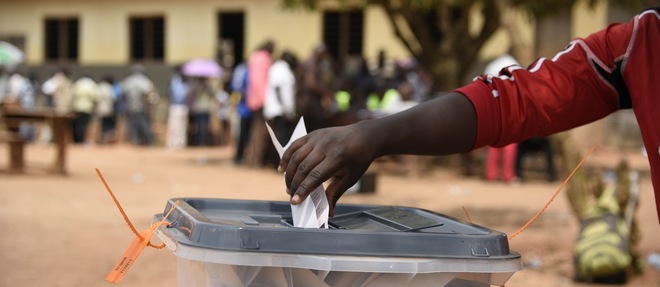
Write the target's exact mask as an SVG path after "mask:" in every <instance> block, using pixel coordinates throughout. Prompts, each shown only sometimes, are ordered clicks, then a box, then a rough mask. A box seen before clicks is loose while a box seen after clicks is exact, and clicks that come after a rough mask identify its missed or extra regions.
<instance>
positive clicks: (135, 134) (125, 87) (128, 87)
mask: <svg viewBox="0 0 660 287" xmlns="http://www.w3.org/2000/svg"><path fill="white" fill-rule="evenodd" d="M132 70H133V71H132V73H131V74H130V75H129V76H128V77H126V78H125V79H124V80H123V81H122V82H121V89H122V91H123V95H124V98H125V101H126V116H127V121H128V125H127V129H128V131H129V140H130V141H132V142H133V144H136V145H153V144H154V142H155V140H154V135H153V132H152V129H151V117H150V111H151V107H152V106H153V105H155V104H156V103H157V102H158V93H157V92H156V90H155V89H154V85H153V82H151V80H150V79H149V77H147V75H145V73H144V67H142V66H141V65H135V66H133V68H132Z"/></svg>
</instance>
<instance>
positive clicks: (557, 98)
mask: <svg viewBox="0 0 660 287" xmlns="http://www.w3.org/2000/svg"><path fill="white" fill-rule="evenodd" d="M632 29H633V27H632V24H631V23H627V24H613V25H610V26H609V27H608V28H607V29H605V30H602V31H600V32H597V33H595V34H592V35H590V36H589V37H587V38H584V39H576V40H574V41H572V42H571V43H570V44H569V45H568V46H567V47H566V48H565V49H564V50H563V51H561V52H559V53H558V54H557V55H556V56H555V57H554V58H552V59H546V58H541V59H538V60H537V61H536V62H534V63H533V64H532V65H530V66H529V67H528V68H527V69H523V68H521V67H518V66H510V67H507V68H505V69H502V70H501V72H500V75H499V76H489V75H483V76H481V77H478V78H476V79H475V80H474V82H473V83H472V84H470V85H467V86H465V87H462V88H459V89H457V90H456V91H457V92H460V93H462V94H464V95H465V96H467V97H468V99H470V101H471V102H472V104H473V105H474V108H475V110H476V114H477V139H476V142H475V144H474V146H473V148H479V147H482V146H485V145H492V146H504V145H507V144H509V143H514V142H520V141H522V140H525V139H527V138H530V137H533V136H546V135H549V134H553V133H556V132H560V131H565V130H568V129H571V128H574V127H577V126H580V125H584V124H587V123H590V122H593V121H595V120H598V119H600V118H603V117H605V116H606V115H608V114H610V113H612V112H614V111H616V110H618V109H620V108H622V107H625V104H622V103H624V102H626V98H625V97H626V96H627V95H625V91H620V90H618V89H617V83H616V81H617V79H618V74H617V73H618V72H617V65H618V64H617V60H618V59H617V57H618V56H619V55H623V54H624V53H625V50H626V47H627V43H628V41H629V40H630V39H629V38H630V35H631V31H632ZM622 99H623V100H622Z"/></svg>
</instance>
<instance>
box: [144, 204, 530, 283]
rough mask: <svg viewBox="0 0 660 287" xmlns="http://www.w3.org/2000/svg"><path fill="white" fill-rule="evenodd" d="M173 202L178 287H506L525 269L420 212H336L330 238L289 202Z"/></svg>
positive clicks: (481, 233)
mask: <svg viewBox="0 0 660 287" xmlns="http://www.w3.org/2000/svg"><path fill="white" fill-rule="evenodd" d="M177 200H179V205H178V206H177V207H176V209H175V210H174V211H173V212H172V214H171V215H170V216H169V217H168V220H169V222H170V223H172V225H171V226H170V227H165V226H161V227H160V228H159V229H158V231H157V232H156V234H157V236H158V237H159V238H160V239H161V240H162V241H163V242H165V244H166V245H167V247H168V248H169V249H170V250H172V251H173V253H174V254H175V255H176V257H177V281H178V286H449V287H451V286H490V285H497V286H501V285H504V284H505V283H506V281H507V280H509V278H510V277H511V276H513V274H514V273H515V272H516V271H518V270H520V269H521V268H522V263H521V259H520V254H518V253H516V252H512V251H510V250H509V243H508V239H507V237H506V235H505V234H503V233H501V232H498V231H494V230H491V229H488V228H484V227H480V226H477V225H473V224H468V223H464V222H461V221H458V220H456V219H453V218H451V217H448V216H444V215H442V214H438V213H434V212H430V211H427V210H423V209H416V208H410V207H400V206H377V205H351V204H340V205H337V207H336V209H335V216H334V217H333V218H331V219H330V221H329V224H328V225H329V228H328V229H304V228H296V227H293V224H292V218H291V206H290V205H289V203H288V202H274V201H253V200H227V199H211V198H173V199H170V200H169V201H168V203H167V205H166V207H165V210H169V209H170V206H172V204H173V203H174V202H176V201H177ZM162 217H163V214H157V215H155V217H154V220H161V219H162Z"/></svg>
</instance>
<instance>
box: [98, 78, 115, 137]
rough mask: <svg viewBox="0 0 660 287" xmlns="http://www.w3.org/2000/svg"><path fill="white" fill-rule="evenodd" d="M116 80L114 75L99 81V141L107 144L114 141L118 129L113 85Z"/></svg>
mask: <svg viewBox="0 0 660 287" xmlns="http://www.w3.org/2000/svg"><path fill="white" fill-rule="evenodd" d="M113 82H114V80H113V78H112V76H106V77H105V78H103V80H101V82H100V83H99V99H98V101H97V103H96V112H95V114H96V117H98V119H99V122H100V126H101V128H100V132H99V136H98V142H99V143H100V144H106V143H110V142H113V141H114V139H115V131H116V117H115V110H114V105H115V98H116V96H115V90H114V89H113V87H112V83H113Z"/></svg>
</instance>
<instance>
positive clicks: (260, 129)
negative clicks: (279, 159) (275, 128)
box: [246, 41, 275, 167]
mask: <svg viewBox="0 0 660 287" xmlns="http://www.w3.org/2000/svg"><path fill="white" fill-rule="evenodd" d="M274 49H275V44H273V42H271V41H267V42H266V43H264V44H263V45H262V46H261V47H260V48H259V49H258V50H256V51H255V52H254V53H252V55H251V56H250V60H249V61H248V71H249V73H250V78H249V81H248V89H247V98H246V103H247V106H248V108H249V109H250V111H251V112H252V117H253V118H252V127H251V134H250V146H251V148H252V154H251V157H250V160H249V162H248V164H249V165H251V166H254V167H257V166H261V165H262V164H263V162H264V153H265V150H266V147H267V140H268V133H267V131H266V125H265V123H264V114H263V108H264V101H265V99H266V90H267V87H268V70H269V69H270V66H271V65H272V63H273V60H272V54H273V50H274Z"/></svg>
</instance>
